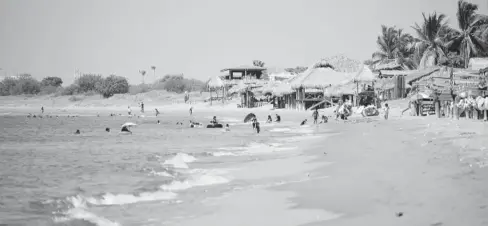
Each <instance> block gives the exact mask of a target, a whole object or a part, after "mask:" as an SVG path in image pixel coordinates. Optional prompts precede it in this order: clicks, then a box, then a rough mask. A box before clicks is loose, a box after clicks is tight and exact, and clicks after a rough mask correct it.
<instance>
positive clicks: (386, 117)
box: [383, 103, 390, 120]
mask: <svg viewBox="0 0 488 226" xmlns="http://www.w3.org/2000/svg"><path fill="white" fill-rule="evenodd" d="M383 112H384V114H385V115H384V117H385V120H388V113H390V107H388V103H385V107H384V108H383Z"/></svg>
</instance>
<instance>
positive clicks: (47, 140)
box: [0, 114, 317, 225]
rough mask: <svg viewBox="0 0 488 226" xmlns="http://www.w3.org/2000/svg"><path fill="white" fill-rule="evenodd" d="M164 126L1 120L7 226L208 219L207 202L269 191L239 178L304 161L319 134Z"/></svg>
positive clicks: (236, 123) (1, 185)
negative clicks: (254, 168)
mask: <svg viewBox="0 0 488 226" xmlns="http://www.w3.org/2000/svg"><path fill="white" fill-rule="evenodd" d="M209 118H210V117H202V118H200V119H199V120H197V121H201V122H205V121H208V120H210V119H209ZM158 119H159V120H161V124H157V123H156V120H157V119H156V118H154V117H145V118H131V119H129V118H127V117H120V116H118V117H108V116H105V117H67V116H61V117H59V118H57V117H52V118H51V117H43V118H27V117H25V116H15V115H11V114H4V115H1V116H0V128H2V133H1V134H0V223H1V224H9V225H10V224H11V225H168V224H170V225H178V223H177V222H178V220H179V219H182V218H187V217H191V216H192V215H198V214H205V212H202V211H203V210H204V208H199V207H200V206H201V205H202V204H201V203H202V202H203V201H204V200H206V199H207V198H209V197H218V196H219V195H221V194H222V193H225V192H232V191H233V190H239V189H241V190H242V189H246V188H247V187H250V186H265V184H254V183H253V182H252V181H246V180H239V178H235V177H234V176H233V171H234V170H236V169H239V168H243V167H245V166H246V164H249V163H252V162H257V161H262V160H266V159H276V158H282V157H286V156H290V155H300V153H301V152H300V150H299V145H298V143H297V142H300V141H303V140H307V139H311V138H314V137H313V136H309V135H310V134H313V133H316V132H317V131H316V130H317V128H316V127H307V126H306V127H300V128H298V127H297V126H294V125H291V124H274V125H266V126H264V127H263V130H262V132H261V133H260V134H255V133H253V131H252V129H251V128H250V125H247V124H244V123H240V120H238V119H234V118H224V120H223V122H224V123H229V124H232V127H231V132H225V131H224V130H222V129H206V128H189V127H188V126H187V125H183V126H180V125H176V123H175V122H176V121H177V120H178V117H177V116H174V117H170V116H168V117H160V118H158ZM127 121H131V122H135V123H137V124H138V126H136V127H135V128H133V129H132V131H133V134H132V135H121V134H119V133H118V131H119V129H120V125H121V124H122V123H124V122H127ZM105 128H111V132H105ZM77 129H79V130H80V131H81V134H79V135H75V134H74V132H75V131H76V130H77ZM315 138H316V137H315Z"/></svg>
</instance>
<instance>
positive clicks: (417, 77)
mask: <svg viewBox="0 0 488 226" xmlns="http://www.w3.org/2000/svg"><path fill="white" fill-rule="evenodd" d="M222 72H224V74H222V75H220V76H214V77H212V78H210V79H209V80H208V82H207V86H208V89H209V90H210V91H213V92H211V93H213V94H214V96H212V97H211V99H210V101H211V102H215V101H222V102H225V100H229V99H234V98H238V99H240V103H239V104H238V107H243V108H253V107H260V106H263V105H264V104H272V105H273V106H274V108H283V109H293V110H301V111H303V110H313V109H316V108H327V107H331V106H334V105H337V104H339V103H344V102H349V103H351V104H352V105H353V106H358V105H364V103H361V101H362V100H364V99H368V98H369V99H370V100H371V101H370V103H369V104H373V105H377V107H381V104H380V103H381V102H385V101H389V100H395V99H403V98H408V99H409V100H410V101H409V104H410V105H411V106H410V107H411V109H410V111H409V114H411V115H416V116H422V115H429V114H437V115H438V117H467V118H476V119H483V118H486V117H487V116H486V110H487V109H488V98H485V97H486V95H487V91H486V76H487V75H488V60H486V59H481V58H472V59H471V60H470V63H469V67H468V68H466V69H459V68H453V67H449V66H432V67H426V68H423V69H416V70H404V68H401V67H399V66H398V64H396V63H394V62H393V63H391V62H390V63H386V64H376V65H365V64H363V63H360V62H359V61H355V60H352V59H349V58H347V57H345V56H342V55H338V56H333V57H329V58H325V59H321V60H319V61H318V62H317V63H314V64H313V65H311V66H310V67H307V69H306V70H304V71H302V72H299V73H297V72H293V71H286V70H283V71H278V72H268V71H267V68H265V67H260V66H240V67H234V68H227V69H223V70H222ZM485 106H486V107H485ZM405 107H407V106H405Z"/></svg>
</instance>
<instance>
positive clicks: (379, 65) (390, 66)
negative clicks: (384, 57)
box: [373, 60, 402, 71]
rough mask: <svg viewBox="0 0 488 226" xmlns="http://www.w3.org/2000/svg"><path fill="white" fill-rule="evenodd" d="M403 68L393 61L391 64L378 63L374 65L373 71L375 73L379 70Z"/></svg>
mask: <svg viewBox="0 0 488 226" xmlns="http://www.w3.org/2000/svg"><path fill="white" fill-rule="evenodd" d="M401 68H402V66H401V65H400V64H398V63H397V62H396V61H394V60H391V61H389V62H384V63H382V62H381V63H376V64H375V65H373V69H374V70H375V71H379V70H394V69H401Z"/></svg>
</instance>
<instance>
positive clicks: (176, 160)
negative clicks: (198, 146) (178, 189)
mask: <svg viewBox="0 0 488 226" xmlns="http://www.w3.org/2000/svg"><path fill="white" fill-rule="evenodd" d="M195 161H197V159H196V158H195V157H193V156H191V155H188V154H185V153H178V154H176V155H175V156H174V157H172V158H170V159H168V160H166V161H164V162H163V165H171V166H173V167H174V168H180V169H188V164H187V163H190V162H195Z"/></svg>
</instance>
